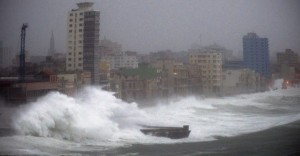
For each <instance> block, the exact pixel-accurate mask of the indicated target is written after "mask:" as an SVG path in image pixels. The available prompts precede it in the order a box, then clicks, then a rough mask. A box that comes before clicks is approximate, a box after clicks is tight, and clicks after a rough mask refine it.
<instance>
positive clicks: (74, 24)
mask: <svg viewBox="0 0 300 156" xmlns="http://www.w3.org/2000/svg"><path fill="white" fill-rule="evenodd" d="M77 6H78V8H77V9H72V10H71V11H70V12H69V16H68V42H67V55H66V70H67V71H89V72H91V73H92V84H98V83H99V59H100V56H99V29H100V28H99V26H100V12H99V11H94V10H93V8H92V6H93V3H92V2H82V3H77Z"/></svg>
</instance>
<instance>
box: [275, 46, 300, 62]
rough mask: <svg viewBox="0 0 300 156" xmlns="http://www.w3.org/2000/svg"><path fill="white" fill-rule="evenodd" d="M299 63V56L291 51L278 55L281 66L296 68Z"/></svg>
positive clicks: (287, 50)
mask: <svg viewBox="0 0 300 156" xmlns="http://www.w3.org/2000/svg"><path fill="white" fill-rule="evenodd" d="M298 62H299V56H298V54H297V53H295V52H294V51H292V50H291V49H286V50H285V52H281V53H277V64H278V65H279V66H281V65H283V64H286V65H289V66H296V65H297V64H298Z"/></svg>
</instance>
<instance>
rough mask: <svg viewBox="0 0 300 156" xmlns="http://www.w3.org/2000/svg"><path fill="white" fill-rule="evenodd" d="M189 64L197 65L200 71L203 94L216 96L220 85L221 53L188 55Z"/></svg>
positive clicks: (211, 52)
mask: <svg viewBox="0 0 300 156" xmlns="http://www.w3.org/2000/svg"><path fill="white" fill-rule="evenodd" d="M190 64H195V65H198V66H199V68H200V71H201V81H202V91H203V93H204V94H218V93H219V92H220V90H221V84H222V64H223V61H222V53H220V52H218V51H215V50H212V49H210V50H206V51H204V52H201V51H198V52H195V51H194V52H193V53H191V54H190Z"/></svg>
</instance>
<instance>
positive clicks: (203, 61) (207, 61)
mask: <svg viewBox="0 0 300 156" xmlns="http://www.w3.org/2000/svg"><path fill="white" fill-rule="evenodd" d="M191 62H194V63H211V62H212V63H221V61H220V60H212V61H211V60H191Z"/></svg>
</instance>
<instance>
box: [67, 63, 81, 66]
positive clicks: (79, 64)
mask: <svg viewBox="0 0 300 156" xmlns="http://www.w3.org/2000/svg"><path fill="white" fill-rule="evenodd" d="M81 66H82V64H81V63H78V67H81ZM68 67H72V64H68Z"/></svg>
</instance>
